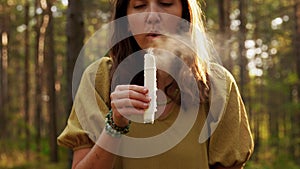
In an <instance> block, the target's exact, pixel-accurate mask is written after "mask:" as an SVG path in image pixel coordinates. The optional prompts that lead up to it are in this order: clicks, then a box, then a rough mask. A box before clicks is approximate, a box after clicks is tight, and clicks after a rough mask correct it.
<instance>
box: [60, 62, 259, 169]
mask: <svg viewBox="0 0 300 169" xmlns="http://www.w3.org/2000/svg"><path fill="white" fill-rule="evenodd" d="M111 64H112V61H111V59H110V58H108V57H103V58H101V59H99V60H98V61H96V62H94V63H93V64H92V65H90V66H89V67H88V68H87V69H86V70H85V72H84V74H83V76H82V79H81V83H80V86H79V88H78V92H77V95H76V98H75V100H74V105H73V109H72V112H71V114H70V117H69V119H68V123H67V126H66V127H65V129H64V131H63V132H62V133H61V134H60V136H59V137H58V144H59V145H61V146H64V147H68V148H71V149H73V151H76V150H78V149H82V148H91V147H93V146H94V144H95V142H96V140H97V137H98V136H99V135H100V133H101V131H102V129H103V127H104V123H105V122H104V119H105V118H104V117H105V114H106V113H107V112H108V111H109V105H110V96H109V95H110V80H109V73H110V68H111ZM209 67H210V71H209V76H210V80H211V81H212V82H214V84H217V85H213V86H212V89H211V91H213V92H214V93H213V94H211V95H210V101H209V103H203V104H200V107H199V109H197V110H198V112H197V115H196V117H195V123H194V124H192V125H191V129H190V130H189V132H187V133H186V135H185V136H184V137H183V138H182V140H181V141H180V142H179V143H178V144H175V145H174V146H173V147H171V148H170V149H168V150H167V151H164V152H162V153H160V154H157V155H155V156H150V157H144V158H134V157H123V156H118V157H117V160H116V163H115V167H114V168H115V169H135V168H136V169H141V168H143V169H158V168H163V169H176V168H178V169H182V168H187V169H209V166H210V165H214V164H217V163H218V164H221V165H222V166H224V167H230V166H233V165H237V164H242V163H245V162H246V161H247V160H248V159H249V158H250V156H251V154H252V153H253V149H254V144H253V138H252V135H251V131H250V126H249V123H248V117H247V113H246V111H245V107H244V104H243V101H242V99H241V96H240V94H239V91H238V87H237V85H236V82H235V80H234V78H233V77H232V75H231V74H230V73H229V72H228V71H227V70H226V69H224V68H223V67H221V66H219V65H217V64H210V66H209ZM211 93H212V92H211ZM213 105H215V106H213ZM186 111H188V110H186ZM171 112H172V113H170V114H169V115H168V116H167V117H166V118H164V119H162V120H156V121H155V123H154V124H152V125H148V124H147V125H145V124H142V123H137V122H133V123H132V124H131V126H130V132H129V133H128V134H127V135H126V136H128V137H130V138H137V139H138V138H148V137H154V136H157V135H159V134H161V133H164V132H165V131H167V130H168V129H169V128H170V126H172V125H173V124H174V123H175V121H176V119H177V117H178V116H179V113H182V112H181V109H180V106H178V105H175V104H174V106H173V107H172V110H171ZM183 113H184V112H183ZM187 113H188V112H187ZM208 117H209V118H210V120H209V121H207V119H208ZM206 121H207V122H206ZM203 129H205V130H203ZM203 131H204V132H203ZM208 131H210V132H208ZM174 133H175V135H176V129H175V131H174V132H173V134H174ZM200 133H201V134H200ZM203 133H204V134H203ZM207 136H210V137H207ZM203 138H208V139H203ZM163 141H164V142H166V143H167V144H168V142H169V141H170V142H172V138H171V137H170V139H169V140H168V139H167V140H166V139H165V140H163ZM150 149H151V147H150ZM145 150H149V147H145Z"/></svg>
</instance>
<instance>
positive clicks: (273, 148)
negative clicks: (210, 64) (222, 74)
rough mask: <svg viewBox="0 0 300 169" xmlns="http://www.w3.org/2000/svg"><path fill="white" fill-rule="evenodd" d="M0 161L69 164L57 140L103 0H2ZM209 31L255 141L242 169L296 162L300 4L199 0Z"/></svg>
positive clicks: (1, 164) (16, 168)
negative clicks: (240, 98)
mask: <svg viewBox="0 0 300 169" xmlns="http://www.w3.org/2000/svg"><path fill="white" fill-rule="evenodd" d="M0 2H1V3H0V72H1V73H0V82H1V83H0V129H1V130H0V168H1V169H2V168H3V169H8V168H12V169H25V168H31V169H35V168H37V169H52V168H55V169H66V168H70V163H71V152H70V150H68V149H66V148H62V147H58V146H57V144H56V137H57V136H58V135H59V133H61V131H62V129H63V128H64V126H65V125H66V120H67V117H68V114H69V112H70V107H71V105H72V96H71V95H72V94H71V88H72V83H71V82H72V73H73V68H74V64H75V61H76V58H77V56H78V53H79V52H80V50H81V47H82V46H83V45H84V44H85V42H86V41H87V40H88V38H89V37H91V36H92V35H93V33H95V32H96V31H97V30H98V29H100V28H101V26H102V25H103V24H105V23H107V22H109V21H110V17H111V6H110V4H109V2H108V0H88V1H86V0H0ZM201 4H202V8H203V11H204V13H205V15H206V17H205V20H206V25H207V30H208V32H209V34H210V36H211V38H212V39H213V41H214V44H215V46H216V50H217V52H218V53H219V56H220V58H221V59H222V63H223V65H224V66H225V67H226V68H227V69H228V70H229V71H231V72H232V73H233V75H234V76H235V78H236V80H237V82H238V85H239V87H240V91H241V93H242V95H243V99H244V101H245V105H246V108H247V111H248V114H249V120H250V123H251V128H252V132H253V136H254V139H255V152H254V155H253V156H252V157H251V159H250V161H249V162H248V163H247V166H246V167H245V168H246V169H269V168H270V169H271V168H272V169H282V168H289V169H299V168H300V93H299V92H300V80H299V77H300V1H299V0H207V1H206V2H204V1H201Z"/></svg>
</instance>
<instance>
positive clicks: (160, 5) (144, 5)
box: [127, 0, 182, 49]
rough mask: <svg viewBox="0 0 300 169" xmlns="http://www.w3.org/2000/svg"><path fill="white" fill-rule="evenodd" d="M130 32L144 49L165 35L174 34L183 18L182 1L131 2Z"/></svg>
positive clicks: (151, 0)
mask: <svg viewBox="0 0 300 169" xmlns="http://www.w3.org/2000/svg"><path fill="white" fill-rule="evenodd" d="M127 15H128V22H129V26H128V30H129V31H131V33H132V34H133V36H134V38H135V40H136V41H137V43H138V44H139V46H140V47H141V48H142V49H145V48H149V47H150V45H151V43H152V41H153V40H154V39H156V38H159V37H160V36H162V35H164V34H166V33H167V34H174V33H176V31H177V29H178V23H179V21H180V20H181V17H182V4H181V0H129V4H128V6H127Z"/></svg>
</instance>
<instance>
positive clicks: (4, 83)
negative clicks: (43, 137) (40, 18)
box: [0, 5, 10, 138]
mask: <svg viewBox="0 0 300 169" xmlns="http://www.w3.org/2000/svg"><path fill="white" fill-rule="evenodd" d="M2 7H3V8H4V9H3V10H4V12H3V13H4V16H2V17H1V19H2V21H1V32H0V33H1V34H0V36H1V104H2V107H1V109H2V110H1V112H0V128H1V131H0V136H1V137H2V138H4V137H7V136H8V132H7V115H6V114H7V113H8V103H9V101H8V99H9V98H8V75H7V73H8V72H7V69H8V54H9V53H8V49H9V48H8V45H9V32H8V30H9V29H8V28H9V19H10V17H9V15H6V14H7V13H8V11H6V10H5V9H8V7H7V6H5V5H3V6H2Z"/></svg>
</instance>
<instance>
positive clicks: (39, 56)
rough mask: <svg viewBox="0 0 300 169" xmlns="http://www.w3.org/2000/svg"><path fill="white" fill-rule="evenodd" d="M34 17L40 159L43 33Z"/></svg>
mask: <svg viewBox="0 0 300 169" xmlns="http://www.w3.org/2000/svg"><path fill="white" fill-rule="evenodd" d="M38 8H39V0H36V1H35V10H34V11H36V10H37V9H38ZM34 18H35V20H36V24H35V34H36V37H35V40H36V47H35V49H36V51H35V120H34V121H35V130H36V136H35V143H36V152H37V154H38V156H37V160H40V157H39V153H40V151H41V113H42V64H43V54H42V51H41V43H42V42H41V40H40V39H41V33H40V28H41V24H40V18H39V16H38V14H37V13H35V15H34Z"/></svg>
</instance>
